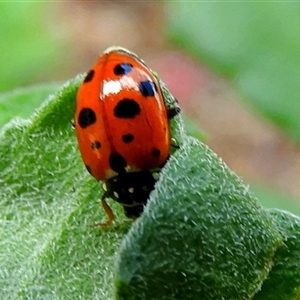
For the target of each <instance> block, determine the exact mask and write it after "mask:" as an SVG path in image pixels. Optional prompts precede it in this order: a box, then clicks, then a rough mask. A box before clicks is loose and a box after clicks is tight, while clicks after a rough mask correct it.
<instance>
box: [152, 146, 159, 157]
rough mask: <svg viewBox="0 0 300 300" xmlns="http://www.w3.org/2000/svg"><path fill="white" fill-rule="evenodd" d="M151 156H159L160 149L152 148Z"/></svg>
mask: <svg viewBox="0 0 300 300" xmlns="http://www.w3.org/2000/svg"><path fill="white" fill-rule="evenodd" d="M152 156H153V157H159V156H160V150H158V149H157V148H154V149H153V150H152Z"/></svg>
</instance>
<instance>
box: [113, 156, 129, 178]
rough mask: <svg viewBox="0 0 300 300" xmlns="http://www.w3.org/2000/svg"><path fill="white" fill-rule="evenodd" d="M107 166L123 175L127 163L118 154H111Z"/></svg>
mask: <svg viewBox="0 0 300 300" xmlns="http://www.w3.org/2000/svg"><path fill="white" fill-rule="evenodd" d="M109 166H110V167H111V169H112V170H114V171H115V172H117V173H124V172H125V167H126V166H127V162H126V160H125V158H124V157H123V156H122V155H121V154H119V153H112V154H111V155H110V157H109Z"/></svg>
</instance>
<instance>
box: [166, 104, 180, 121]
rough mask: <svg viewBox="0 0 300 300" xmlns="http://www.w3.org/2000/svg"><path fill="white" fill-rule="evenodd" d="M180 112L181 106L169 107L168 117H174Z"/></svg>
mask: <svg viewBox="0 0 300 300" xmlns="http://www.w3.org/2000/svg"><path fill="white" fill-rule="evenodd" d="M179 113H180V108H179V107H173V108H168V109H167V117H168V119H169V120H170V119H172V118H174V117H175V116H176V115H178V114H179Z"/></svg>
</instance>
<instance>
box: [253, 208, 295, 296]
mask: <svg viewBox="0 0 300 300" xmlns="http://www.w3.org/2000/svg"><path fill="white" fill-rule="evenodd" d="M270 214H271V215H272V217H273V218H274V220H275V222H276V225H277V226H278V228H279V230H280V232H281V234H282V235H283V237H284V245H283V246H282V247H280V248H279V249H278V251H277V252H276V255H275V257H274V261H273V263H274V266H273V267H272V270H271V272H270V273H269V276H268V278H267V280H266V281H265V282H264V284H263V286H262V289H261V291H260V292H258V293H257V294H256V295H255V297H254V298H253V299H255V300H289V299H290V300H297V299H300V218H299V217H298V216H295V215H293V214H291V213H288V212H284V211H280V210H275V209H273V210H270Z"/></svg>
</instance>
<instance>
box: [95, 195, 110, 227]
mask: <svg viewBox="0 0 300 300" xmlns="http://www.w3.org/2000/svg"><path fill="white" fill-rule="evenodd" d="M105 198H106V196H105V195H103V197H102V198H101V204H102V207H103V209H104V211H105V212H106V214H107V216H108V220H107V221H106V222H105V223H96V224H94V225H93V226H94V227H101V228H102V229H105V228H108V227H109V226H110V225H111V224H112V222H113V221H114V219H115V216H114V213H113V211H112V209H111V208H110V207H109V205H108V204H107V202H106V201H105Z"/></svg>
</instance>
